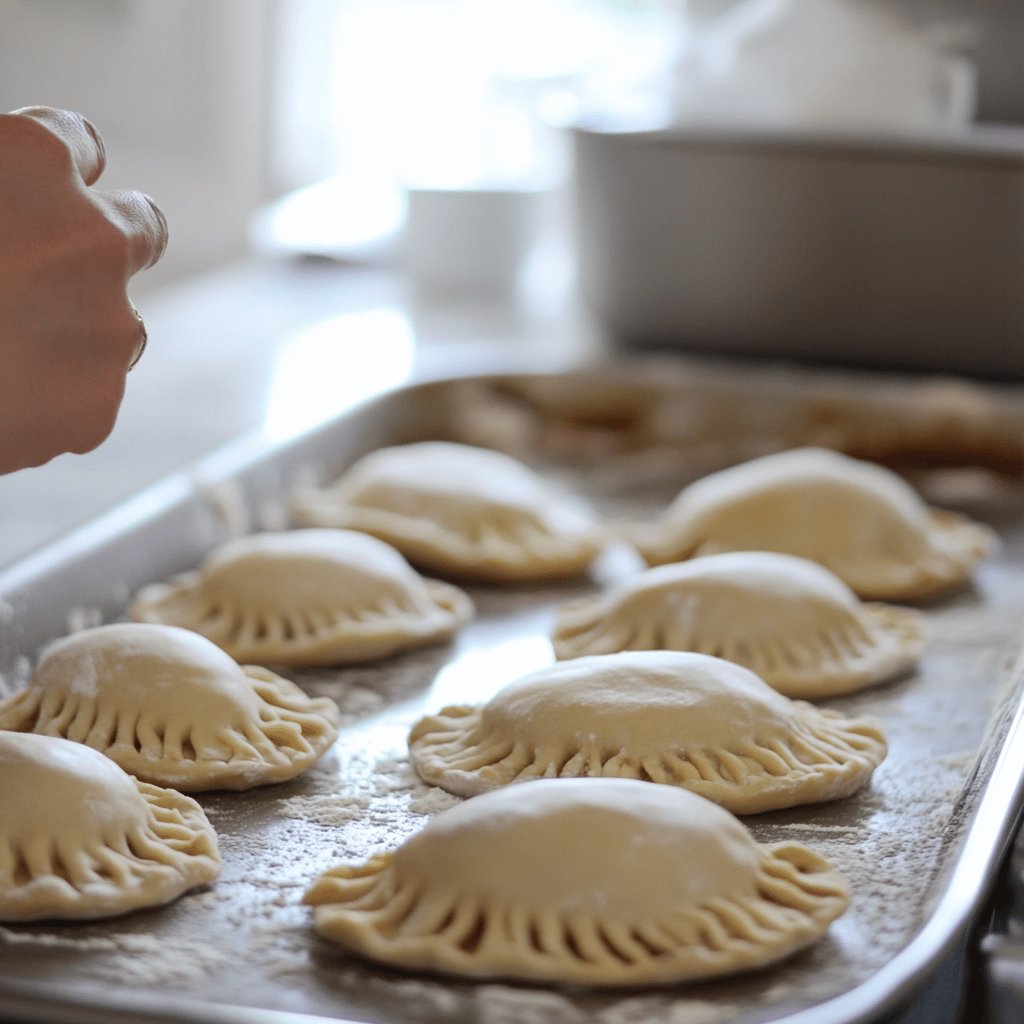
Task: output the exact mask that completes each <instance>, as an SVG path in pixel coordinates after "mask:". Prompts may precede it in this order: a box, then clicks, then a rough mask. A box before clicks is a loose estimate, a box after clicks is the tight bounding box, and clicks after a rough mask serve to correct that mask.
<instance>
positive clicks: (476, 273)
mask: <svg viewBox="0 0 1024 1024" xmlns="http://www.w3.org/2000/svg"><path fill="white" fill-rule="evenodd" d="M542 195H543V192H542V191H541V190H539V189H530V188H511V187H488V186H481V187H472V188H427V187H410V188H408V189H407V192H406V196H407V200H408V202H407V212H406V224H405V235H404V247H403V248H404V263H405V270H406V273H407V274H408V277H409V279H410V281H411V282H412V284H413V286H414V287H415V288H416V289H417V290H422V291H424V292H431V293H445V294H451V295H459V296H466V297H473V296H477V297H481V298H487V297H495V296H502V295H508V294H511V293H513V292H514V291H515V290H516V288H517V285H518V281H519V274H520V271H521V269H522V267H523V264H524V262H525V260H526V257H527V256H528V254H529V252H530V250H531V248H532V246H533V243H534V241H535V240H536V237H537V226H538V225H537V221H538V216H537V208H538V206H539V202H540V199H541V196H542Z"/></svg>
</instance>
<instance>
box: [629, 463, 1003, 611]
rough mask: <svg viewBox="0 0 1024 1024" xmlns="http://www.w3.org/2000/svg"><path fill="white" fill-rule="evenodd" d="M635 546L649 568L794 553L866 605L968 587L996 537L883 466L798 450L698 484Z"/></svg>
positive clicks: (635, 538)
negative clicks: (735, 554) (721, 555)
mask: <svg viewBox="0 0 1024 1024" xmlns="http://www.w3.org/2000/svg"><path fill="white" fill-rule="evenodd" d="M632 540H633V542H634V543H635V544H636V546H637V548H638V549H639V550H640V552H641V554H642V555H643V556H644V558H645V559H646V560H647V561H648V563H649V564H651V565H660V564H664V563H666V562H678V561H682V560H684V559H687V558H692V557H694V556H696V555H702V554H714V553H717V552H721V551H779V552H783V553H786V554H791V555H798V556H800V557H803V558H809V559H810V560H811V561H814V562H820V563H821V564H822V565H824V566H826V567H827V568H828V569H830V570H831V571H832V572H834V573H835V574H836V575H837V576H839V577H840V578H841V579H843V580H844V581H845V582H846V583H847V584H849V586H850V587H851V588H852V589H853V590H854V591H855V592H856V593H857V594H858V595H859V596H860V597H862V598H864V599H865V600H878V601H906V600H917V599H920V598H925V597H930V596H931V595H933V594H936V593H939V592H941V591H944V590H947V589H949V588H951V587H954V586H957V585H959V584H962V583H964V582H965V581H966V580H967V579H968V578H969V576H970V574H971V571H972V569H973V568H974V566H975V565H976V564H977V563H978V562H979V561H980V560H981V559H982V558H984V557H985V556H986V555H987V554H988V553H989V551H990V550H991V549H992V548H993V546H994V545H995V534H994V533H993V532H992V531H991V530H990V529H988V528H987V527H985V526H983V525H981V524H979V523H975V522H972V521H970V520H968V519H967V518H965V517H963V516H959V515H957V514H955V513H952V512H945V511H940V510H936V509H932V508H929V507H928V506H927V505H925V503H924V502H923V501H922V499H921V498H920V496H919V495H918V494H917V492H916V491H914V489H913V488H912V487H911V486H910V485H909V484H908V483H907V482H906V481H905V480H903V479H902V478H901V477H899V476H897V475H896V474H895V473H893V472H891V471H890V470H888V469H885V468H884V467H882V466H878V465H875V464H873V463H868V462H863V461H860V460H858V459H851V458H849V457H848V456H845V455H842V454H840V453H838V452H834V451H829V450H826V449H823V448H796V449H791V450H789V451H784V452H778V453H776V454H773V455H766V456H763V457H762V458H759V459H754V460H752V461H750V462H745V463H742V464H740V465H738V466H733V467H731V468H729V469H724V470H721V471H719V472H717V473H712V474H711V475H710V476H706V477H704V478H702V479H700V480H697V481H696V482H694V483H692V484H690V485H689V486H688V487H685V488H684V489H683V490H682V491H681V492H680V493H679V495H678V496H677V497H676V499H675V501H673V502H672V504H671V505H670V506H669V508H668V509H667V510H666V512H665V513H664V515H663V516H662V517H661V519H660V520H658V521H657V522H655V523H653V524H652V525H651V526H649V527H647V528H644V529H640V530H638V531H636V533H635V534H634V535H633V536H632Z"/></svg>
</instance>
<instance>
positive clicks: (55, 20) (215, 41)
mask: <svg viewBox="0 0 1024 1024" xmlns="http://www.w3.org/2000/svg"><path fill="white" fill-rule="evenodd" d="M274 7H275V0H0V109H3V110H10V109H13V108H16V107H20V106H26V105H29V104H48V105H51V106H60V107H69V108H71V109H75V110H80V111H81V112H82V113H84V114H86V115H87V116H88V117H89V118H90V119H91V120H92V121H93V122H94V123H95V124H96V126H97V127H98V128H99V130H100V132H101V134H102V135H103V138H104V141H105V143H106V147H107V158H108V169H107V173H106V174H105V175H104V177H103V179H102V185H103V186H104V187H131V188H140V189H142V190H143V191H146V192H149V193H150V194H151V195H153V197H154V198H155V199H156V200H157V201H158V202H159V204H160V206H161V207H162V208H163V210H164V212H165V213H166V214H167V217H168V221H169V223H170V229H171V244H170V246H169V247H168V251H167V254H166V256H165V257H164V260H163V261H162V263H161V264H160V265H159V266H158V267H156V268H154V269H153V270H150V271H147V272H146V273H145V274H143V275H141V276H140V277H139V278H138V279H136V284H135V289H134V290H135V291H136V293H138V291H139V290H140V289H145V288H146V287H152V286H154V285H157V284H161V283H165V282H167V281H168V280H171V279H174V278H180V277H182V276H185V275H187V274H190V273H193V272H195V271H197V270H201V269H203V268H205V267H208V266H211V265H214V264H216V263H219V262H222V261H224V260H226V259H230V258H232V257H234V256H237V255H238V254H240V253H241V252H242V251H243V250H244V247H245V231H246V220H247V217H248V214H249V212H250V211H251V210H252V209H253V207H254V206H256V205H258V204H259V203H260V202H261V201H263V200H265V199H266V198H267V181H266V168H267V161H266V158H265V139H266V113H265V112H266V107H267V103H266V97H267V92H268V89H269V88H270V82H269V74H268V68H269V65H270V61H269V59H268V43H269V41H270V29H271V20H272V16H273V10H274Z"/></svg>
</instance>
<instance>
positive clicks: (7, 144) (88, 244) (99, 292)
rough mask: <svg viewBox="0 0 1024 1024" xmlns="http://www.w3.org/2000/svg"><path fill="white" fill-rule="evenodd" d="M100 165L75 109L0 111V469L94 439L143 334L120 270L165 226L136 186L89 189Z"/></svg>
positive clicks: (153, 255) (126, 274)
mask: <svg viewBox="0 0 1024 1024" xmlns="http://www.w3.org/2000/svg"><path fill="white" fill-rule="evenodd" d="M105 163H106V158H105V153H104V148H103V142H102V140H101V139H100V136H99V134H98V133H97V132H96V130H95V129H94V128H93V126H92V125H91V124H90V123H89V122H88V121H87V120H86V119H85V118H84V117H82V116H81V115H80V114H76V113H73V112H71V111H66V110H55V109H52V108H49V107H26V108H24V109H22V110H18V111H15V112H14V113H12V114H0V473H9V472H12V471H14V470H17V469H23V468H25V467H28V466H38V465H41V464H42V463H44V462H47V461H49V460H50V459H52V458H54V457H55V456H57V455H60V454H63V453H64V452H75V453H79V454H81V453H83V452H87V451H91V450H92V449H93V448H95V447H96V446H97V445H98V444H100V443H101V442H102V441H104V440H105V439H106V438H107V436H108V435H109V434H110V432H111V430H112V429H113V427H114V421H115V419H116V417H117V411H118V409H119V407H120V404H121V399H122V397H123V394H124V387H125V374H126V372H127V371H128V369H129V368H130V366H131V365H132V364H133V360H134V359H135V358H136V357H137V355H138V350H139V348H140V346H141V345H142V344H143V341H144V338H145V330H144V328H143V326H142V323H141V321H140V319H139V317H138V315H137V314H136V312H135V309H134V307H133V306H132V304H131V302H130V301H129V299H128V294H127V285H128V280H129V278H131V276H132V275H133V274H134V273H135V272H136V271H139V270H142V269H144V268H145V267H148V266H151V265H152V264H153V263H155V262H156V261H157V260H158V259H159V258H160V256H161V255H162V254H163V251H164V248H165V246H166V244H167V225H166V221H165V220H164V216H163V214H162V213H161V212H160V209H159V208H158V207H157V206H156V204H155V203H154V202H153V201H152V200H151V199H149V197H148V196H145V195H143V194H142V193H141V192H127V191H120V192H100V191H97V190H95V189H93V188H91V187H90V186H92V185H93V184H94V183H95V182H96V181H97V179H98V178H99V176H100V174H101V173H102V172H103V169H104V166H105Z"/></svg>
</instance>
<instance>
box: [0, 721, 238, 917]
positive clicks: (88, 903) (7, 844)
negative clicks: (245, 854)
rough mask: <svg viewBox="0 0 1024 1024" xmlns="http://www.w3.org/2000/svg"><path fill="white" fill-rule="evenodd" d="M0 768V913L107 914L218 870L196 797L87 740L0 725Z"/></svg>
mask: <svg viewBox="0 0 1024 1024" xmlns="http://www.w3.org/2000/svg"><path fill="white" fill-rule="evenodd" d="M0 776H2V777H3V786H2V787H0V920H2V921H37V920H44V919H47V918H96V917H112V916H114V915H115V914H124V913H126V912H127V911H129V910H137V909H139V908H141V907H155V906H160V905H161V904H164V903H169V902H170V901H171V900H173V899H176V898H177V897H178V896H180V895H181V894H182V893H184V892H187V891H188V890H189V889H192V888H194V887H195V886H199V885H204V884H206V883H207V882H211V881H213V880H214V879H215V878H216V877H217V876H218V875H219V874H220V854H219V853H218V851H217V837H216V834H215V833H214V831H213V828H212V826H211V825H210V823H209V821H208V820H207V818H206V815H205V814H204V813H203V810H202V808H201V807H200V806H199V804H197V803H196V802H195V801H194V800H193V799H192V798H191V797H187V796H183V795H182V794H181V793H176V792H175V791H174V790H173V789H163V788H161V787H159V786H152V785H150V784H149V783H146V782H137V781H136V780H135V779H133V778H132V777H131V776H130V775H128V774H127V773H126V772H125V771H124V770H123V769H121V768H119V767H118V766H117V765H116V764H114V762H113V761H111V760H109V759H108V758H106V757H104V756H103V755H102V754H101V753H99V751H96V750H93V749H92V748H91V747H87V746H84V745H83V744H81V743H72V742H71V741H70V740H63V739H59V738H58V737H55V736H37V735H35V734H32V733H17V732H0Z"/></svg>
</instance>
